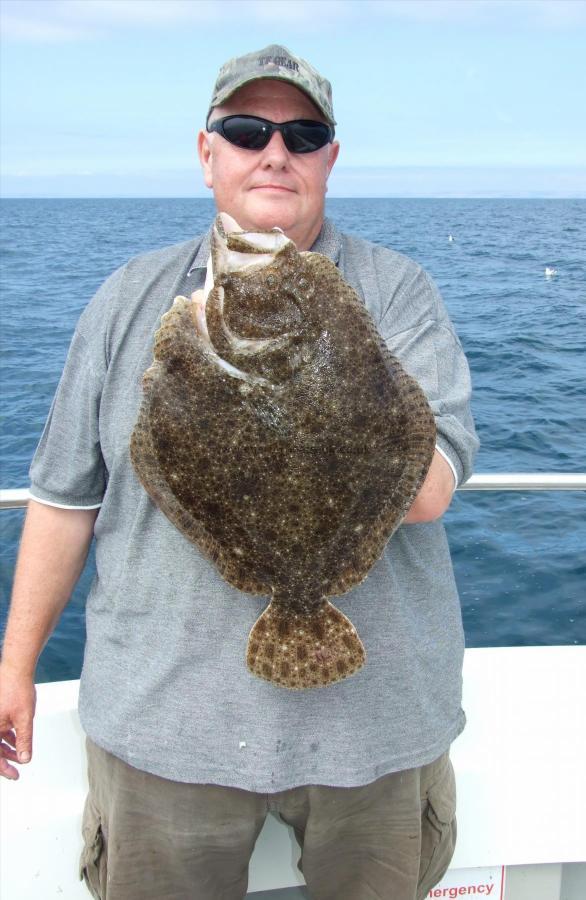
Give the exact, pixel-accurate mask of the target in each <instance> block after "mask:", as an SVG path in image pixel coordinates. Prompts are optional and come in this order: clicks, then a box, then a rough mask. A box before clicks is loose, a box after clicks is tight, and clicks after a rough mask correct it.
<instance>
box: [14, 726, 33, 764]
mask: <svg viewBox="0 0 586 900" xmlns="http://www.w3.org/2000/svg"><path fill="white" fill-rule="evenodd" d="M14 730H15V732H16V757H17V760H18V762H19V763H27V762H30V760H31V756H32V755H33V720H32V718H31V717H30V716H23V717H22V718H21V719H18V720H17V721H15V723H14Z"/></svg>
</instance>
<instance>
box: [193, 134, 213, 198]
mask: <svg viewBox="0 0 586 900" xmlns="http://www.w3.org/2000/svg"><path fill="white" fill-rule="evenodd" d="M197 155H198V156H199V161H200V163H201V168H202V172H203V177H204V181H205V183H206V187H209V188H211V187H213V186H214V185H213V179H212V147H211V141H210V135H209V134H208V132H207V131H200V132H199V134H198V136H197Z"/></svg>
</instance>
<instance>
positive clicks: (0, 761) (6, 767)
mask: <svg viewBox="0 0 586 900" xmlns="http://www.w3.org/2000/svg"><path fill="white" fill-rule="evenodd" d="M15 743H16V737H15V735H14V732H13V731H5V732H3V733H2V734H0V778H10V779H11V780H12V781H16V779H17V778H18V772H17V770H16V769H15V768H14V766H11V765H10V763H9V762H8V760H11V761H12V762H17V756H16V750H15V749H14V745H15Z"/></svg>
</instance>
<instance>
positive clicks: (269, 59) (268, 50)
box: [206, 44, 336, 125]
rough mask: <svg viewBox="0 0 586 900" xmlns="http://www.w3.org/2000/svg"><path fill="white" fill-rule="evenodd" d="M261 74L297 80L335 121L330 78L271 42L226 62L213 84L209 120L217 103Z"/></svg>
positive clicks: (330, 119)
mask: <svg viewBox="0 0 586 900" xmlns="http://www.w3.org/2000/svg"><path fill="white" fill-rule="evenodd" d="M261 78H276V79H277V80H278V81H288V82H289V83H290V84H294V85H295V87H297V88H299V90H300V91H303V93H304V94H307V96H308V97H309V99H310V100H311V101H312V102H313V103H315V105H316V106H317V108H318V109H319V110H320V111H321V112H322V113H323V115H324V118H325V119H326V121H327V122H328V123H329V124H330V125H335V124H336V120H335V119H334V110H333V107H332V86H331V84H330V82H329V81H328V80H327V79H326V78H322V76H321V75H320V74H319V72H318V71H317V70H316V69H314V68H313V66H312V65H310V64H309V63H308V62H307V61H306V60H304V59H301V57H299V56H294V54H293V53H291V51H290V50H288V49H287V48H286V47H283V46H281V45H280V44H270V45H269V46H268V47H265V48H264V49H263V50H256V51H255V52H254V53H247V54H246V56H238V57H234V59H229V60H228V62H226V63H224V65H223V66H222V68H221V69H220V71H219V73H218V78H217V80H216V83H215V85H214V90H213V92H212V99H211V101H210V108H209V111H208V114H207V117H206V123H207V121H208V119H209V116H210V113H211V111H212V109H213V108H214V106H221V105H222V103H224V101H225V100H227V99H228V97H231V96H232V94H234V93H235V92H236V91H237V90H238V89H239V88H241V87H243V86H244V85H245V84H249V82H251V81H258V80H259V79H261Z"/></svg>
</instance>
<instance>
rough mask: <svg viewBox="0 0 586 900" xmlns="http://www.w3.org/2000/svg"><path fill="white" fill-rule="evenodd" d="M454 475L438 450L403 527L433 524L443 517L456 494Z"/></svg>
mask: <svg viewBox="0 0 586 900" xmlns="http://www.w3.org/2000/svg"><path fill="white" fill-rule="evenodd" d="M454 487H455V485H454V473H453V472H452V470H451V468H450V466H449V465H448V463H447V462H446V461H445V459H444V458H443V456H442V455H441V453H438V451H437V450H436V451H435V453H434V454H433V458H432V460H431V465H430V467H429V470H428V472H427V475H426V477H425V481H424V482H423V484H422V486H421V488H420V489H419V493H418V494H417V496H416V498H415V500H414V501H413V503H412V504H411V508H410V509H409V512H408V513H407V515H406V516H405V518H404V519H403V523H402V524H403V525H414V524H415V523H417V522H433V520H434V519H439V517H440V516H443V514H444V513H445V511H446V509H447V508H448V506H449V505H450V502H451V500H452V496H453V494H454Z"/></svg>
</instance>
